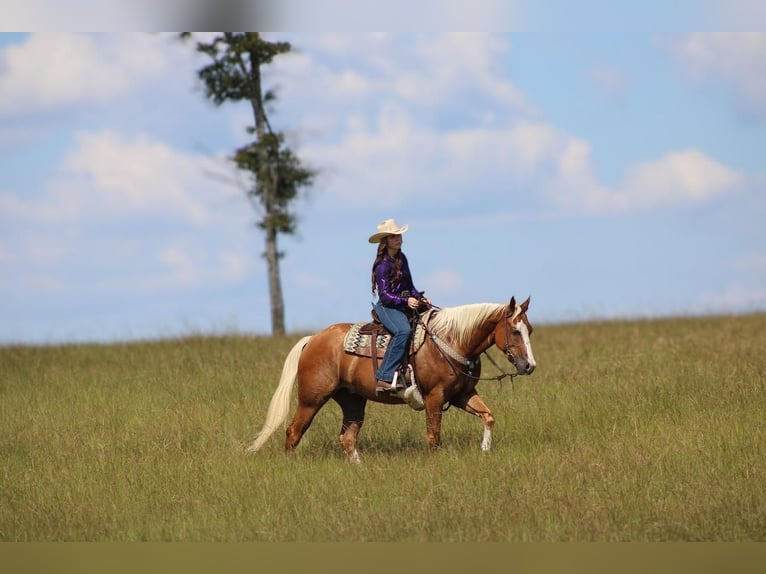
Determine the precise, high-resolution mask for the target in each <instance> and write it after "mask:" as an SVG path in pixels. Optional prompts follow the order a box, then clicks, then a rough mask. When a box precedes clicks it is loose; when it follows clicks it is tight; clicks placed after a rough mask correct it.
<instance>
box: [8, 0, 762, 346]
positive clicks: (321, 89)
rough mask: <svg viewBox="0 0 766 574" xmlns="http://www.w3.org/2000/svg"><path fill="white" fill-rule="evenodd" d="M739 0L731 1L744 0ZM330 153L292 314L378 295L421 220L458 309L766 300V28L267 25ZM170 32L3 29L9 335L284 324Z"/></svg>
mask: <svg viewBox="0 0 766 574" xmlns="http://www.w3.org/2000/svg"><path fill="white" fill-rule="evenodd" d="M736 4H737V3H734V4H732V5H736ZM267 38H269V39H286V40H289V41H290V42H291V43H292V45H293V49H294V51H293V53H291V54H289V55H285V56H281V57H280V58H278V59H277V60H276V61H275V63H274V65H273V66H271V67H269V68H268V69H267V70H265V74H266V84H267V85H268V86H269V87H275V88H277V90H278V94H279V99H278V101H277V103H276V106H275V107H274V110H273V112H272V114H271V120H272V123H273V124H274V125H275V127H276V128H278V129H281V130H284V131H285V132H286V133H287V134H289V137H290V141H291V143H292V145H293V146H294V149H295V150H296V151H297V152H298V153H299V154H300V156H301V157H302V158H303V159H304V160H305V161H306V162H307V163H308V164H310V165H312V166H314V167H316V168H318V169H320V170H321V176H320V178H319V179H318V181H317V184H316V185H315V186H314V188H313V189H312V190H311V191H310V193H309V195H308V197H306V198H305V199H303V200H302V201H301V203H300V204H299V212H300V215H301V220H300V224H299V228H298V234H297V235H296V236H294V237H283V238H282V239H281V244H280V247H281V248H282V250H284V251H285V253H286V257H285V258H284V259H283V261H282V283H283V289H284V296H285V304H286V321H287V326H288V330H290V331H291V332H296V331H313V330H317V329H319V328H322V327H324V326H326V325H328V324H330V323H334V322H341V321H357V320H363V319H366V318H367V317H368V316H369V308H370V301H371V294H370V278H369V273H370V265H371V263H372V258H373V257H374V247H373V246H371V245H370V244H368V243H367V237H368V236H369V235H370V234H372V233H373V232H374V231H375V226H376V225H377V223H378V222H379V221H381V220H382V219H387V218H395V219H396V221H397V222H398V223H400V224H404V223H406V224H408V225H409V226H410V229H409V231H408V232H407V233H406V234H405V236H404V246H403V249H404V250H405V252H406V253H407V255H408V258H409V260H410V264H411V266H412V268H413V273H414V276H415V283H416V285H417V286H418V287H419V288H420V289H424V290H426V292H427V294H428V296H429V297H430V298H431V299H432V301H433V302H434V303H436V304H438V305H440V306H453V305H461V304H465V303H474V302H485V301H486V302H502V301H507V300H508V299H509V298H510V296H511V295H515V296H516V297H517V298H524V297H526V296H527V295H531V297H532V306H531V308H530V318H531V319H532V321H533V322H538V323H539V322H543V323H554V322H562V321H573V320H574V321H576V320H588V319H599V318H633V317H657V316H668V315H689V314H695V315H696V314H710V313H716V314H718V313H740V312H751V311H763V310H766V232H764V223H763V221H764V219H765V218H766V193H764V190H765V188H766V34H764V33H702V32H700V33H688V32H671V33H664V32H663V33H659V32H644V31H634V32H622V33H616V32H600V33H585V32H566V31H565V32H553V31H548V32H521V33H503V32H499V33H491V34H490V33H467V34H460V33H371V32H359V33H348V32H343V33H316V32H315V33H308V32H292V33H279V34H268V35H267ZM203 63H204V59H202V58H201V56H198V55H196V54H195V53H194V50H193V49H192V47H191V45H183V44H181V43H179V42H177V41H176V40H175V39H174V37H173V36H172V35H168V34H146V33H133V34H130V33H125V34H123V33H114V32H110V33H101V34H81V33H45V32H43V33H34V34H11V33H3V34H0V343H14V342H27V343H51V342H61V341H114V340H126V339H135V338H159V337H170V336H177V335H184V334H188V333H225V332H232V331H234V332H244V333H259V334H267V333H268V332H269V331H270V316H269V299H268V292H267V279H266V266H265V262H264V261H263V260H262V259H261V257H260V254H261V253H262V251H263V238H262V237H261V235H260V234H259V232H258V231H257V230H256V229H255V228H253V226H252V223H253V220H254V214H253V212H252V211H251V208H250V207H249V205H248V204H247V202H246V200H245V199H244V197H243V195H242V191H241V182H239V183H238V180H237V175H236V174H235V173H234V172H233V171H232V169H231V165H230V164H229V163H228V162H227V160H226V156H227V154H230V153H231V152H232V150H233V149H235V148H236V147H237V146H239V145H242V144H243V143H244V142H245V141H246V139H247V135H246V133H245V126H246V125H248V124H249V123H251V122H252V118H251V117H250V115H249V113H250V112H249V109H248V106H247V105H246V104H242V105H225V106H223V107H220V108H215V107H214V106H212V105H211V104H210V103H209V102H207V101H206V100H205V99H204V97H203V94H202V92H201V90H200V87H199V85H198V83H197V81H196V76H195V71H196V69H198V68H199V67H200V66H201V65H202V64H203Z"/></svg>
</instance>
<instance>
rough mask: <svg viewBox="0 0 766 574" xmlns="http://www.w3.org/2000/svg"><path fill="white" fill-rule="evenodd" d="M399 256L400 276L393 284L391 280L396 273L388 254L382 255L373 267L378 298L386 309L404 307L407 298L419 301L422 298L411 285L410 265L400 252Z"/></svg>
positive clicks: (394, 263)
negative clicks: (400, 264)
mask: <svg viewBox="0 0 766 574" xmlns="http://www.w3.org/2000/svg"><path fill="white" fill-rule="evenodd" d="M399 256H400V257H401V258H402V276H401V278H400V279H399V281H397V282H395V283H393V282H392V278H393V277H394V274H395V273H396V267H395V266H396V262H395V261H394V259H393V258H392V257H390V256H389V255H388V253H386V254H384V255H383V259H381V260H380V261H379V262H378V264H377V265H376V266H375V285H376V287H377V289H378V297H379V298H380V301H381V303H383V305H385V306H386V307H401V306H403V305H404V306H406V305H407V298H408V297H415V298H416V299H419V298H421V297H422V296H423V294H422V293H421V292H420V291H418V290H417V289H415V285H413V283H412V274H411V273H410V265H409V263H407V257H405V255H404V253H402V252H401V251H400V252H399Z"/></svg>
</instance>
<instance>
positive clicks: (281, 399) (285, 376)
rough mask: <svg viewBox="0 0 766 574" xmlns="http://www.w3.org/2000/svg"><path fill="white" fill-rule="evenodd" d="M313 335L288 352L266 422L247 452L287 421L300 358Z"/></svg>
mask: <svg viewBox="0 0 766 574" xmlns="http://www.w3.org/2000/svg"><path fill="white" fill-rule="evenodd" d="M309 339H311V336H308V337H303V338H302V339H301V340H300V341H298V342H297V343H296V344H295V346H294V347H293V348H292V349H291V350H290V352H289V353H288V354H287V358H286V359H285V364H284V366H283V367H282V378H280V379H279V385H277V390H276V391H275V392H274V396H273V397H271V403H270V404H269V410H268V412H267V413H266V422H264V423H263V428H262V429H261V432H259V433H258V436H256V437H255V440H253V442H252V444H251V445H250V446H249V447H247V452H256V451H257V450H258V449H259V448H261V447H262V446H263V444H264V443H265V442H266V441H267V440H268V438H269V437H270V436H271V435H272V433H273V432H274V431H275V430H277V428H278V427H280V426H281V425H282V423H284V422H285V419H286V418H287V413H288V411H289V408H290V391H291V390H292V387H293V384H294V383H295V379H296V375H297V374H298V359H300V356H301V353H302V352H303V347H305V346H306V343H308V341H309Z"/></svg>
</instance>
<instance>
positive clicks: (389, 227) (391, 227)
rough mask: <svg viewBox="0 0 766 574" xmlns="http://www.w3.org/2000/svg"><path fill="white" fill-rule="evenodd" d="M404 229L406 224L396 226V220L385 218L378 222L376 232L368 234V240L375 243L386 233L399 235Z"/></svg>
mask: <svg viewBox="0 0 766 574" xmlns="http://www.w3.org/2000/svg"><path fill="white" fill-rule="evenodd" d="M405 231H407V225H402V226H401V227H398V226H397V225H396V221H394V220H393V219H386V220H385V221H381V222H380V223H378V232H377V233H374V234H372V235H370V238H369V239H368V241H369V242H370V243H377V242H378V241H380V240H381V239H383V238H384V237H387V236H388V235H401V234H402V233H404V232H405Z"/></svg>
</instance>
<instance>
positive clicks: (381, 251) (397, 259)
mask: <svg viewBox="0 0 766 574" xmlns="http://www.w3.org/2000/svg"><path fill="white" fill-rule="evenodd" d="M388 237H390V236H388V235H387V236H386V237H384V238H383V239H381V240H380V243H378V252H377V254H376V255H375V261H374V262H373V264H372V293H373V294H375V290H376V289H377V281H376V280H375V267H377V266H378V263H380V262H381V260H382V259H383V257H385V255H386V249H387V248H388V243H387V241H386V240H387V239H388ZM401 254H402V251H401V249H400V250H399V251H398V252H397V254H396V255H394V273H393V277H389V281H390V282H391V283H396V282H397V281H399V280H400V279H401V278H402V258H401Z"/></svg>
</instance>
